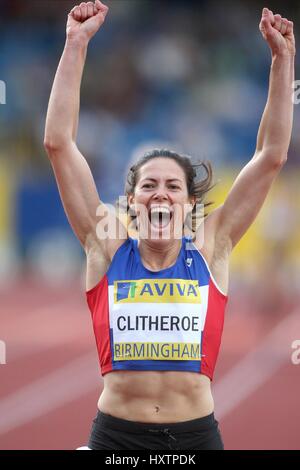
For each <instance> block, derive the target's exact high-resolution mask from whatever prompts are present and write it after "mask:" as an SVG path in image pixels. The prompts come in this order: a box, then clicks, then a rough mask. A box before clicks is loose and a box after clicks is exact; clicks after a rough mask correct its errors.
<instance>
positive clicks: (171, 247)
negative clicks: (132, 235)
mask: <svg viewBox="0 0 300 470" xmlns="http://www.w3.org/2000/svg"><path fill="white" fill-rule="evenodd" d="M138 247H139V252H140V256H141V259H142V261H143V264H144V266H145V267H146V268H147V269H150V270H151V271H160V270H161V269H165V268H169V267H170V266H172V264H174V263H175V261H176V259H177V257H178V254H179V252H180V248H181V239H180V240H176V239H175V240H157V241H155V242H153V241H152V240H143V239H142V240H139V242H138Z"/></svg>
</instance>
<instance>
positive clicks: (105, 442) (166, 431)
mask: <svg viewBox="0 0 300 470" xmlns="http://www.w3.org/2000/svg"><path fill="white" fill-rule="evenodd" d="M88 446H89V447H90V449H92V450H163V449H164V450H166V449H171V450H223V449H224V445H223V441H222V438H221V434H220V431H219V428H218V422H217V421H216V420H215V417H214V414H213V413H212V414H210V415H208V416H205V417H203V418H199V419H193V420H191V421H184V422H180V423H171V424H152V423H137V422H135V421H127V420H125V419H119V418H115V417H113V416H110V415H107V414H104V413H102V412H101V411H98V413H97V416H96V418H95V419H94V420H93V425H92V430H91V435H90V439H89V443H88Z"/></svg>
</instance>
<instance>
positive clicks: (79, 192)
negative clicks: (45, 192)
mask: <svg viewBox="0 0 300 470" xmlns="http://www.w3.org/2000/svg"><path fill="white" fill-rule="evenodd" d="M107 12H108V8H107V7H106V6H105V5H103V4H102V3H101V2H100V1H99V0H96V2H95V3H92V2H87V3H81V4H80V5H79V6H76V7H74V8H73V10H72V11H71V12H70V14H69V16H68V23H67V39H66V45H65V49H64V52H63V55H62V58H61V61H60V64H59V67H58V70H57V73H56V77H55V80H54V84H53V88H52V92H51V96H50V102H49V108H48V114H47V121H46V130H45V148H46V150H47V153H48V155H49V158H50V161H51V164H52V166H53V170H54V173H55V177H56V180H57V184H58V188H59V192H60V195H61V198H62V202H63V205H64V208H65V211H66V214H67V217H68V219H69V221H70V224H71V226H72V228H73V230H74V232H75V234H76V235H77V237H78V239H79V241H80V242H81V244H82V246H83V248H84V250H85V253H86V256H87V281H86V287H87V300H88V304H89V307H90V310H91V313H92V317H93V323H94V331H95V335H96V341H97V347H98V352H99V358H100V363H101V369H102V374H103V375H104V390H103V393H102V394H101V396H100V399H99V403H98V408H99V411H98V414H97V417H96V419H95V420H94V424H93V427H92V432H91V437H90V442H89V446H90V448H92V449H111V450H116V449H168V448H170V449H181V450H182V449H186V450H196V449H223V442H222V439H221V435H220V432H219V429H218V423H217V421H216V420H215V418H214V413H213V410H214V402H213V398H212V394H211V388H210V384H211V380H212V377H213V370H214V366H215V362H216V359H217V355H218V350H219V345H220V341H221V332H222V327H223V316H224V309H225V305H226V301H227V290H228V263H229V255H230V253H231V251H232V249H233V248H234V246H235V245H236V244H237V243H238V241H239V240H240V239H241V237H242V236H243V234H244V233H245V232H246V230H247V229H248V228H249V226H250V225H251V224H252V222H253V221H254V219H255V217H256V215H257V214H258V212H259V210H260V208H261V207H262V204H263V202H264V200H265V198H266V196H267V194H268V191H269V189H270V187H271V185H272V182H273V181H274V179H275V177H276V176H277V174H278V173H279V171H280V169H281V168H282V166H283V164H284V163H285V161H286V159H287V152H288V147H289V142H290V137H291V129H292V118H293V105H292V96H291V90H292V82H293V80H294V55H295V42H294V35H293V23H292V22H291V21H288V20H287V19H285V18H281V16H280V15H278V14H277V15H273V13H272V11H270V10H268V9H267V8H265V9H264V10H263V13H262V19H261V22H260V31H261V33H262V36H263V38H264V39H265V40H266V42H267V43H268V45H269V47H270V49H271V54H272V64H271V73H270V87H269V95H268V100H267V104H266V108H265V111H264V113H263V117H262V121H261V124H260V127H259V132H258V137H257V146H256V150H255V153H254V156H253V157H252V159H251V160H250V161H249V162H248V164H247V165H246V166H245V168H243V170H242V171H241V173H240V174H239V176H238V177H237V179H236V181H235V183H234V185H233V187H232V189H231V191H230V192H229V194H228V197H227V198H226V200H225V202H224V204H223V205H222V206H220V207H218V208H217V209H215V210H214V211H212V212H211V213H210V214H209V215H208V216H207V217H206V218H205V219H204V220H203V223H202V224H201V225H200V226H199V227H198V229H197V233H196V235H198V234H200V232H201V230H203V233H204V242H203V243H202V237H201V236H196V239H195V241H194V243H191V241H190V238H188V237H186V236H183V225H184V223H185V221H186V217H187V215H188V214H189V213H191V208H192V207H193V210H195V205H196V204H197V203H198V202H201V200H202V198H203V196H204V195H205V193H206V192H207V190H208V189H209V187H210V179H211V172H210V166H209V165H204V168H205V169H206V171H207V177H206V179H205V180H204V181H202V182H200V183H198V184H196V183H195V179H194V177H195V173H194V170H193V167H192V166H191V163H190V161H189V159H187V158H184V157H182V156H180V155H177V154H175V153H172V152H169V151H160V150H157V151H153V152H152V153H151V152H150V154H148V155H147V156H146V157H145V158H144V159H142V160H141V161H140V162H138V163H137V164H136V165H135V166H134V167H133V168H132V169H131V171H130V174H129V179H128V184H127V201H128V205H129V207H130V210H131V211H132V213H133V214H135V217H136V222H137V229H138V231H139V235H140V236H139V237H138V240H134V239H133V238H131V237H129V236H128V231H127V228H126V227H125V226H123V225H122V224H119V226H118V228H119V230H118V233H117V235H115V236H108V237H100V236H99V237H98V236H97V233H98V234H99V217H98V216H96V211H97V209H98V212H97V214H99V213H101V214H102V215H101V217H100V224H101V222H103V221H104V220H105V221H106V222H107V220H108V221H109V222H111V223H112V224H114V222H115V215H113V214H111V213H109V212H107V211H106V209H105V206H104V204H103V203H102V202H101V201H100V199H99V196H98V194H97V190H96V187H95V184H94V181H93V178H92V175H91V172H90V170H89V167H88V164H87V162H86V160H85V159H84V157H83V156H82V154H81V153H80V151H79V150H78V148H77V146H76V134H77V123H78V114H79V93H80V83H81V78H82V73H83V68H84V63H85V58H86V52H87V46H88V43H89V41H90V39H91V38H92V37H93V35H94V34H95V33H96V32H97V31H98V29H99V28H100V27H101V26H102V24H103V23H104V21H105V18H106V15H107ZM99 208H100V210H99ZM178 229H179V235H178Z"/></svg>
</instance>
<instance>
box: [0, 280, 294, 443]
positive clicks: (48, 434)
mask: <svg viewBox="0 0 300 470" xmlns="http://www.w3.org/2000/svg"><path fill="white" fill-rule="evenodd" d="M0 295H1V304H0V308H1V317H0V319H1V320H0V321H1V325H0V339H1V340H3V341H5V342H6V347H7V364H6V365H0V417H1V418H0V449H75V448H76V447H78V446H80V445H84V444H85V443H86V442H87V438H88V434H89V430H90V426H91V421H92V418H93V417H94V415H95V413H96V404H97V399H98V396H99V394H100V391H101V389H102V380H101V377H100V374H99V366H98V362H97V352H96V346H95V340H94V337H93V330H92V324H91V320H90V315H89V311H88V308H87V305H86V303H85V297H84V292H83V289H82V288H81V289H80V288H79V287H78V286H77V285H76V286H72V287H70V288H69V289H65V290H64V291H63V290H61V291H58V290H57V289H56V290H51V289H50V288H49V287H48V288H46V287H42V286H41V285H37V284H32V283H29V282H28V283H27V285H23V287H22V288H20V286H18V287H16V286H14V287H13V288H10V289H6V290H5V291H3V292H1V293H0ZM226 314H227V317H226V322H225V331H224V338H223V343H222V348H221V353H220V358H219V362H218V366H217V370H216V374H215V380H214V384H213V387H214V388H213V390H214V389H216V392H217V393H216V395H215V401H216V403H215V404H216V413H215V414H216V417H217V419H218V420H219V423H220V428H221V431H222V434H223V439H224V442H225V447H226V448H227V449H300V406H299V400H300V365H298V366H296V365H292V363H291V354H292V349H291V340H292V339H300V314H299V316H298V317H299V322H298V328H297V327H296V328H294V327H293V328H292V327H290V329H289V331H288V333H284V332H283V334H282V342H280V347H279V349H277V350H275V352H274V351H273V353H272V354H273V356H272V358H271V359H270V357H269V358H268V357H267V356H268V354H267V356H266V357H265V356H264V354H265V349H263V350H262V351H264V353H262V354H261V356H259V357H260V360H261V361H262V362H261V364H262V365H264V364H266V362H265V361H267V360H271V363H272V364H271V366H270V368H269V369H268V367H267V368H265V369H264V373H261V376H260V378H259V384H258V385H256V386H255V387H254V389H253V390H250V391H249V390H248V389H247V387H248V385H247V384H246V386H245V387H246V391H245V394H246V396H244V398H242V400H240V399H239V390H236V398H235V399H234V400H233V402H232V404H231V409H230V410H229V411H228V412H226V411H224V409H225V408H224V406H225V405H226V404H227V403H228V400H229V399H230V400H231V401H232V394H231V393H229V392H228V389H225V388H223V386H222V384H223V382H222V380H223V379H224V378H226V377H227V374H229V373H230V372H231V371H234V370H236V365H237V364H238V363H239V362H240V361H241V360H244V358H245V357H246V356H247V355H248V354H249V353H251V352H253V351H255V350H256V349H257V347H258V346H260V345H264V343H265V341H266V338H267V334H268V333H271V334H272V331H273V328H274V327H276V324H275V322H274V324H273V325H270V324H266V323H265V322H264V321H262V319H261V318H260V316H259V315H249V314H246V313H245V312H243V311H241V309H240V307H239V306H238V305H233V304H230V305H229V306H228V309H227V313H226ZM294 316H295V315H294ZM287 317H288V316H287ZM272 321H273V320H272ZM280 322H283V325H284V322H285V320H283V318H281V319H280V321H279V319H277V324H278V323H280ZM291 329H292V330H293V331H290V330H291ZM279 331H281V327H280V328H279ZM272 338H273V337H271V340H270V341H269V344H271V346H272V342H273V341H275V340H273V339H272ZM280 340H281V338H280ZM277 354H278V358H277ZM255 360H256V361H257V359H255ZM260 360H259V361H260ZM277 360H278V363H277V362H276V361H277ZM259 361H257V362H259ZM245 364H247V363H245ZM245 367H246V366H245ZM247 367H248V366H247ZM272 368H273V369H274V370H273V369H272ZM266 371H267V373H266ZM243 373H246V377H248V379H249V384H250V385H251V383H252V379H254V378H255V376H256V372H254V373H253V369H249V374H248V375H247V370H245V371H244V372H243ZM236 374H237V380H239V375H241V371H240V372H238V371H237V372H236ZM242 383H243V384H244V380H243V379H242V375H241V384H242ZM247 390H248V392H247Z"/></svg>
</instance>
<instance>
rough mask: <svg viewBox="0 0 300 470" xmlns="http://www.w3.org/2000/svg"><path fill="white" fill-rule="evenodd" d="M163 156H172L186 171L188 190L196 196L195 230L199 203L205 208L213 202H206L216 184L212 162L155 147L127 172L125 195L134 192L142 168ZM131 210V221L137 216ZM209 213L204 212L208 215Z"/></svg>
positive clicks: (194, 209)
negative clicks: (197, 159)
mask: <svg viewBox="0 0 300 470" xmlns="http://www.w3.org/2000/svg"><path fill="white" fill-rule="evenodd" d="M157 157H163V158H171V159H172V160H174V161H175V162H176V163H177V164H178V165H179V166H180V167H181V168H182V169H183V171H184V174H185V178H186V183H187V190H188V195H189V197H191V196H194V197H195V203H196V204H195V206H194V208H193V210H192V213H191V218H192V227H191V228H192V230H193V231H195V229H196V227H197V222H198V221H197V212H196V210H197V204H204V208H206V207H207V206H209V205H211V204H212V202H205V201H204V200H205V195H206V193H207V192H208V191H209V190H210V189H211V188H212V187H213V186H214V185H213V184H212V177H213V172H212V167H211V164H210V162H203V161H202V162H197V163H193V162H192V160H191V157H189V156H188V155H182V154H179V153H176V152H173V151H171V150H168V149H154V150H151V151H149V152H146V153H145V154H144V155H143V156H142V157H141V158H140V159H139V160H138V161H137V162H136V163H135V164H134V165H132V166H131V167H130V169H129V172H128V174H127V178H126V183H125V195H126V196H128V195H129V194H134V191H135V187H136V184H137V181H138V178H139V170H140V168H141V167H142V166H143V165H145V164H146V163H148V162H149V161H150V160H152V159H153V158H157ZM201 170H204V172H205V175H204V177H203V178H200V179H199V176H198V174H199V172H200V171H201ZM125 209H126V210H128V211H129V212H128V213H129V216H130V219H131V221H132V220H133V219H134V218H135V217H136V216H135V215H134V214H133V213H130V210H129V206H128V204H127V208H125ZM206 215H207V214H204V217H206Z"/></svg>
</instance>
